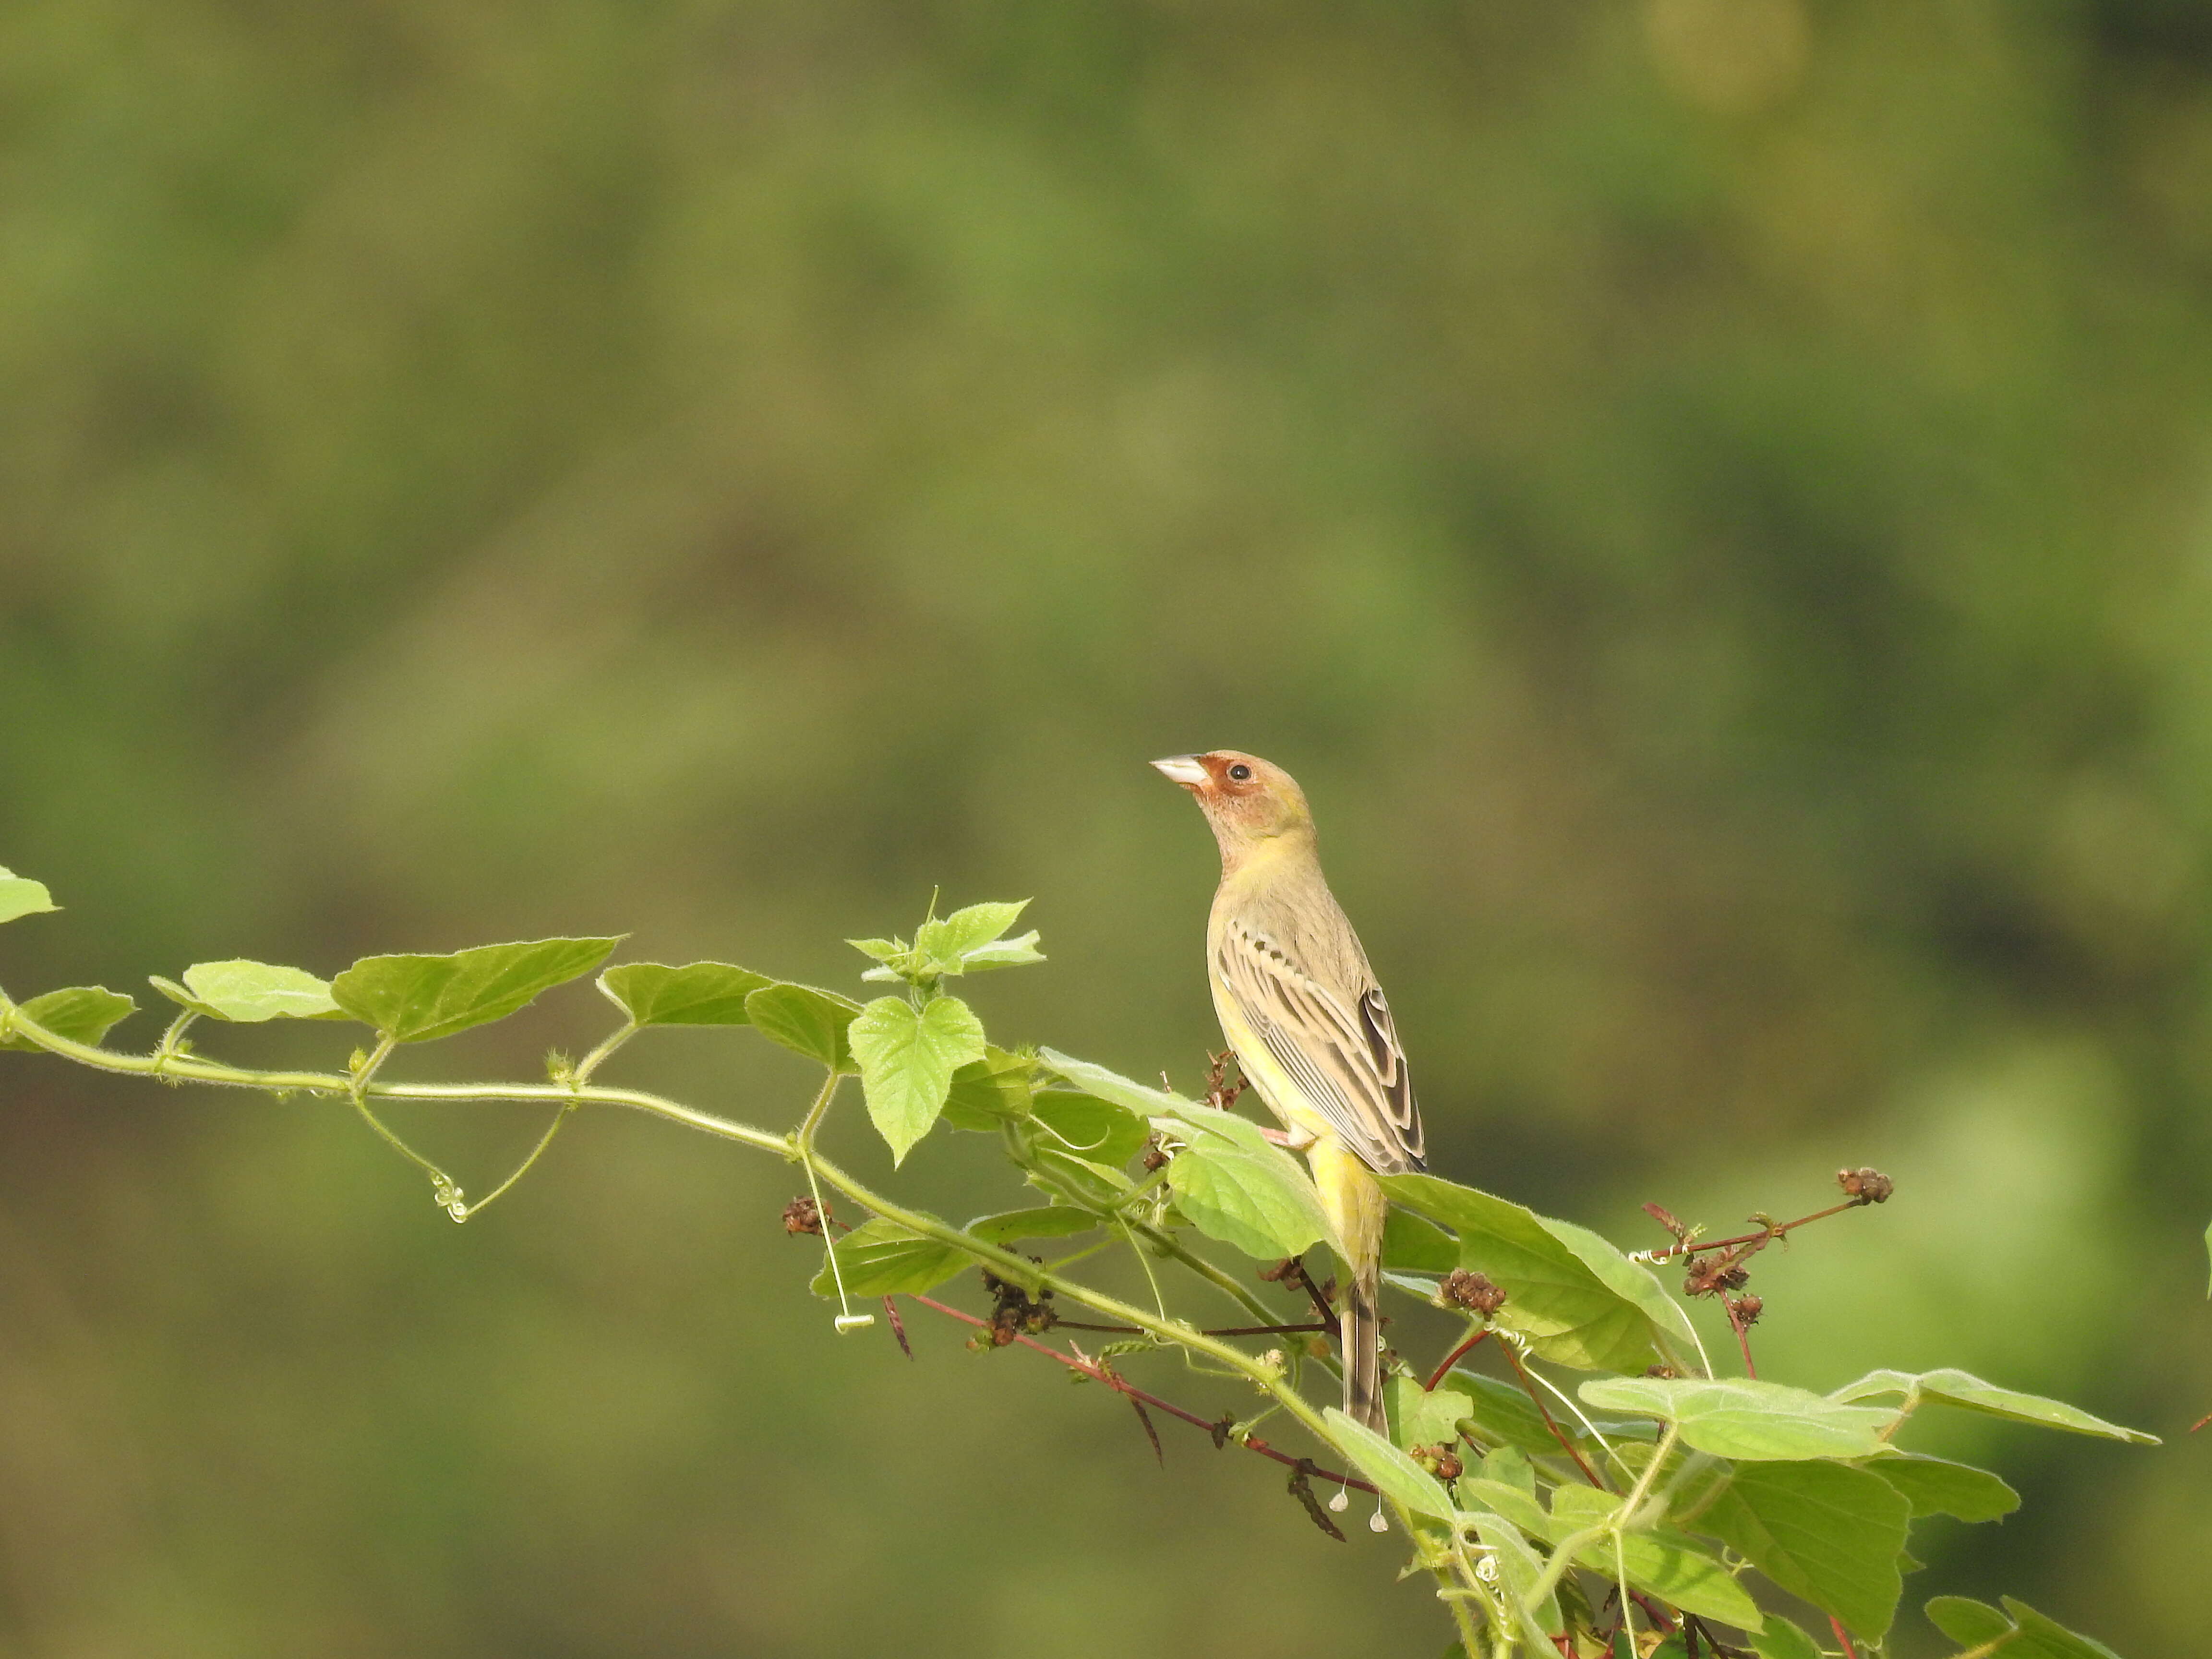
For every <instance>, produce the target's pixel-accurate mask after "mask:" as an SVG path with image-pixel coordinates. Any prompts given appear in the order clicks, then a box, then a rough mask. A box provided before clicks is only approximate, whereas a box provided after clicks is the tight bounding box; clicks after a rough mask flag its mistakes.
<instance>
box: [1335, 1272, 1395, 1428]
mask: <svg viewBox="0 0 2212 1659" xmlns="http://www.w3.org/2000/svg"><path fill="white" fill-rule="evenodd" d="M1378 1266H1379V1264H1376V1263H1369V1264H1367V1265H1366V1267H1364V1270H1363V1271H1355V1272H1354V1273H1352V1282H1351V1283H1350V1284H1349V1285H1346V1286H1345V1287H1344V1290H1343V1292H1342V1295H1343V1297H1344V1305H1343V1306H1342V1307H1341V1308H1340V1309H1339V1310H1338V1312H1337V1323H1338V1327H1339V1328H1340V1330H1341V1332H1342V1333H1343V1340H1344V1414H1345V1415H1346V1417H1348V1418H1350V1419H1352V1421H1353V1422H1355V1423H1358V1424H1363V1425H1365V1426H1366V1427H1368V1428H1370V1429H1372V1430H1374V1431H1375V1432H1376V1433H1377V1434H1383V1433H1385V1432H1387V1428H1386V1426H1385V1424H1384V1421H1383V1319H1382V1316H1381V1314H1380V1313H1379V1312H1378V1311H1377V1310H1376V1305H1375V1304H1376V1293H1377V1292H1378V1291H1380V1290H1381V1288H1382V1284H1381V1276H1380V1274H1379V1273H1378V1272H1377V1271H1376V1268H1377V1267H1378Z"/></svg>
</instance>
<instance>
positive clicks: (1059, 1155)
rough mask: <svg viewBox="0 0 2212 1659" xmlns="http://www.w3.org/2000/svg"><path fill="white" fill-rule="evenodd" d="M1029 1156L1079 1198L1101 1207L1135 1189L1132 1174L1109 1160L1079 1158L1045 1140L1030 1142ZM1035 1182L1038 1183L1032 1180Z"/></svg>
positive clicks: (1106, 1206) (1115, 1202) (1116, 1200)
mask: <svg viewBox="0 0 2212 1659" xmlns="http://www.w3.org/2000/svg"><path fill="white" fill-rule="evenodd" d="M1030 1157H1031V1158H1035V1159H1036V1161H1037V1163H1038V1164H1040V1165H1041V1166H1042V1169H1043V1170H1044V1172H1045V1173H1046V1174H1047V1175H1048V1176H1051V1177H1052V1178H1053V1179H1054V1180H1055V1181H1057V1182H1059V1183H1060V1187H1062V1188H1065V1189H1066V1190H1067V1191H1068V1192H1070V1193H1073V1194H1074V1195H1075V1197H1076V1198H1077V1199H1078V1200H1079V1201H1081V1202H1083V1203H1086V1204H1092V1205H1096V1206H1098V1207H1099V1208H1101V1209H1105V1208H1109V1207H1110V1206H1113V1205H1115V1204H1118V1203H1120V1202H1121V1200H1122V1199H1124V1198H1126V1197H1127V1196H1128V1194H1129V1193H1130V1191H1131V1189H1132V1186H1133V1183H1132V1182H1130V1180H1129V1177H1128V1176H1125V1175H1123V1174H1122V1173H1121V1170H1118V1169H1116V1168H1115V1167H1114V1165H1112V1164H1100V1163H1097V1162H1096V1161H1095V1160H1093V1159H1091V1158H1078V1157H1077V1156H1076V1155H1075V1154H1074V1153H1073V1152H1061V1151H1060V1149H1059V1148H1057V1147H1055V1146H1046V1145H1044V1144H1043V1143H1042V1141H1039V1142H1037V1143H1035V1144H1033V1145H1032V1146H1030ZM1032 1184H1033V1185H1034V1184H1038V1183H1036V1182H1032ZM1045 1190H1046V1191H1048V1192H1050V1191H1053V1190H1054V1189H1053V1188H1050V1187H1047V1188H1045Z"/></svg>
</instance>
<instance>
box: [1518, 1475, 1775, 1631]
mask: <svg viewBox="0 0 2212 1659" xmlns="http://www.w3.org/2000/svg"><path fill="white" fill-rule="evenodd" d="M1619 1506H1620V1499H1619V1498H1615V1497H1614V1496H1613V1494H1612V1493H1611V1492H1599V1491H1597V1490H1596V1489H1595V1487H1591V1486H1561V1487H1559V1489H1558V1490H1557V1491H1556V1492H1553V1494H1552V1519H1551V1528H1552V1541H1553V1543H1559V1542H1563V1541H1565V1539H1566V1538H1567V1537H1569V1536H1570V1535H1571V1534H1574V1533H1577V1532H1579V1531H1581V1530H1582V1529H1583V1528H1585V1527H1588V1526H1590V1525H1592V1524H1593V1523H1595V1522H1598V1521H1601V1520H1602V1519H1604V1518H1605V1517H1606V1516H1608V1515H1610V1514H1612V1513H1613V1510H1616V1509H1617V1508H1618V1507H1619ZM1575 1559H1576V1560H1577V1561H1579V1562H1581V1563H1582V1564H1583V1565H1584V1566H1586V1567H1589V1568H1590V1569H1591V1570H1592V1571H1595V1572H1597V1573H1599V1574H1601V1575H1603V1576H1605V1577H1612V1576H1613V1573H1614V1572H1615V1571H1618V1570H1619V1569H1620V1566H1621V1565H1626V1568H1627V1571H1628V1582H1629V1583H1631V1584H1632V1585H1634V1586H1635V1587H1636V1588H1637V1589H1641V1590H1647V1591H1649V1592H1650V1594H1652V1595H1656V1596H1658V1597H1659V1598H1660V1599H1661V1600H1662V1601H1670V1602H1672V1603H1673V1604H1674V1606H1676V1607H1680V1608H1681V1609H1682V1611H1683V1612H1685V1613H1696V1614H1697V1615H1698V1616H1699V1618H1701V1619H1718V1620H1723V1622H1724V1623H1727V1624H1730V1625H1734V1626H1736V1627H1737V1628H1738V1629H1739V1630H1747V1631H1756V1630H1757V1629H1759V1607H1758V1605H1757V1604H1756V1603H1754V1602H1753V1601H1752V1599H1751V1597H1750V1596H1749V1595H1747V1594H1746V1593H1745V1591H1744V1589H1743V1586H1742V1585H1741V1584H1739V1583H1736V1581H1735V1575H1733V1574H1732V1573H1730V1572H1729V1570H1728V1569H1727V1568H1726V1567H1724V1566H1723V1565H1721V1562H1720V1559H1719V1558H1718V1557H1717V1556H1716V1555H1715V1554H1714V1553H1712V1552H1711V1550H1709V1549H1707V1548H1706V1547H1705V1546H1704V1545H1702V1544H1700V1543H1699V1542H1698V1541H1696V1540H1695V1539H1692V1538H1690V1537H1687V1536H1686V1535H1685V1534H1681V1533H1679V1532H1676V1531H1674V1530H1673V1529H1672V1528H1667V1527H1650V1528H1644V1529H1643V1530H1641V1531H1638V1532H1630V1533H1624V1534H1621V1537H1620V1554H1619V1557H1618V1558H1617V1559H1616V1557H1615V1554H1614V1551H1613V1541H1612V1540H1611V1539H1609V1538H1605V1539H1600V1540H1598V1541H1596V1542H1595V1543H1592V1544H1589V1545H1587V1546H1585V1547H1583V1549H1581V1550H1580V1551H1578V1552H1577V1553H1576V1556H1575Z"/></svg>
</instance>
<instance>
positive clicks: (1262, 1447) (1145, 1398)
mask: <svg viewBox="0 0 2212 1659" xmlns="http://www.w3.org/2000/svg"><path fill="white" fill-rule="evenodd" d="M914 1299H915V1301H916V1302H919V1303H920V1304H921V1305H922V1306H923V1307H925V1308H934V1309H935V1310H937V1311H938V1312H939V1313H941V1314H943V1315H945V1316H946V1317H948V1318H951V1319H957V1320H958V1321H959V1322H961V1323H962V1324H963V1325H973V1326H975V1328H976V1329H978V1330H986V1331H987V1330H989V1329H990V1328H991V1322H990V1321H989V1320H987V1319H978V1318H977V1317H976V1316H975V1315H974V1314H971V1313H963V1312H962V1311H961V1310H959V1309H957V1308H953V1307H948V1306H946V1305H945V1304H944V1303H942V1302H939V1300H937V1298H936V1297H929V1296H916V1297H915V1298H914ZM1012 1336H1013V1339H1014V1340H1015V1341H1017V1342H1018V1343H1020V1344H1021V1345H1022V1346H1024V1347H1025V1348H1034V1349H1036V1351H1037V1352H1039V1353H1041V1354H1042V1355H1043V1356H1044V1357H1045V1358H1048V1359H1056V1360H1058V1361H1059V1362H1060V1364H1063V1365H1065V1366H1066V1367H1067V1369H1068V1370H1072V1371H1080V1372H1082V1373H1083V1374H1084V1376H1087V1377H1089V1378H1090V1379H1091V1381H1092V1382H1094V1383H1104V1384H1105V1385H1106V1386H1107V1387H1108V1388H1109V1389H1114V1390H1115V1392H1116V1393H1119V1394H1124V1395H1127V1396H1128V1397H1129V1398H1130V1399H1131V1400H1133V1401H1140V1402H1142V1403H1143V1404H1145V1405H1147V1406H1150V1407H1152V1408H1153V1409H1154V1410H1156V1411H1164V1412H1165V1413H1167V1414H1168V1415H1169V1416H1170V1417H1174V1418H1180V1419H1182V1421H1183V1422H1186V1423H1188V1424H1189V1425H1191V1426H1192V1427H1193V1428H1198V1429H1204V1430H1205V1431H1206V1432H1207V1433H1208V1434H1212V1432H1213V1431H1214V1430H1215V1428H1216V1427H1217V1426H1218V1425H1216V1424H1214V1423H1212V1422H1209V1421H1207V1420H1206V1419H1205V1418H1203V1417H1200V1416H1199V1415H1198V1414H1197V1413H1195V1412H1187V1411H1185V1410H1184V1409H1183V1408H1182V1407H1180V1406H1177V1405H1173V1404H1171V1403H1170V1402H1169V1401H1165V1400H1163V1399H1161V1398H1160V1397H1159V1396H1158V1395H1156V1394H1147V1393H1146V1392H1145V1390H1144V1389H1140V1388H1139V1387H1137V1385H1136V1384H1135V1383H1131V1382H1129V1381H1128V1380H1127V1379H1126V1378H1124V1377H1121V1376H1115V1374H1114V1373H1113V1372H1112V1371H1110V1370H1106V1369H1105V1368H1104V1367H1103V1366H1101V1365H1097V1364H1091V1363H1089V1362H1087V1361H1085V1360H1081V1359H1077V1358H1073V1357H1072V1356H1071V1355H1068V1354H1064V1353H1062V1352H1060V1350H1059V1349H1057V1348H1048V1347H1047V1346H1045V1345H1044V1344H1043V1343H1042V1342H1039V1341H1037V1340H1036V1339H1035V1338H1034V1337H1030V1336H1024V1334H1022V1333H1021V1332H1019V1331H1015V1332H1013V1333H1012ZM1238 1444H1240V1445H1242V1446H1243V1448H1244V1449H1246V1450H1247V1451H1255V1452H1257V1453H1259V1454H1260V1455H1261V1456H1262V1457H1270V1458H1273V1460H1274V1461H1275V1462H1278V1463H1280V1464H1282V1465H1284V1466H1285V1468H1293V1469H1295V1468H1298V1467H1299V1465H1300V1464H1302V1463H1303V1464H1305V1465H1306V1466H1307V1467H1306V1473H1307V1474H1312V1475H1317V1476H1319V1477H1320V1478H1321V1479H1322V1480H1334V1482H1335V1483H1336V1484H1337V1485H1338V1486H1346V1487H1349V1488H1350V1489H1351V1490H1352V1491H1353V1492H1373V1491H1374V1490H1375V1487H1374V1486H1372V1485H1371V1484H1370V1483H1369V1482H1367V1481H1364V1480H1358V1479H1357V1478H1355V1477H1354V1476H1352V1475H1348V1474H1334V1473H1332V1472H1331V1471H1330V1470H1328V1469H1323V1468H1315V1467H1313V1466H1312V1463H1311V1460H1310V1459H1307V1458H1299V1457H1292V1456H1291V1455H1290V1454H1289V1453H1288V1452H1280V1451H1277V1450H1276V1449H1274V1448H1273V1446H1271V1445H1269V1444H1268V1443H1267V1442H1266V1441H1264V1440H1262V1439H1261V1438H1260V1437H1258V1436H1257V1435H1247V1436H1245V1437H1244V1438H1243V1439H1242V1440H1241V1441H1239V1442H1238Z"/></svg>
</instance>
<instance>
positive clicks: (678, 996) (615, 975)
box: [599, 962, 775, 1025]
mask: <svg viewBox="0 0 2212 1659" xmlns="http://www.w3.org/2000/svg"><path fill="white" fill-rule="evenodd" d="M773 984H775V981H774V980H772V979H770V978H769V976H768V975H766V974H756V973H754V972H753V971H752V970H751V969H746V968H736V967H732V965H731V964H730V963H726V962H690V963H684V966H683V967H681V968H671V967H670V966H669V965H668V964H667V963H660V962H625V963H622V964H621V965H620V966H619V967H615V968H610V969H607V970H606V972H605V973H604V974H601V975H599V989H600V990H601V991H602V992H604V993H605V995H606V998H607V1000H608V1001H610V1002H611V1003H613V1004H614V1005H615V1006H616V1007H617V1008H619V1009H621V1010H622V1011H623V1012H624V1013H626V1014H628V1015H629V1017H630V1021H631V1023H632V1024H637V1025H750V1024H752V1023H753V1020H752V1016H751V1015H750V1014H749V1013H747V1012H745V999H746V998H747V997H749V996H750V995H751V994H753V993H754V992H755V991H757V990H759V989H760V988H761V987H763V986H765V985H773Z"/></svg>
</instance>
